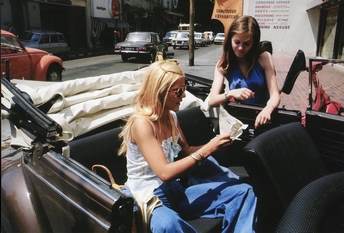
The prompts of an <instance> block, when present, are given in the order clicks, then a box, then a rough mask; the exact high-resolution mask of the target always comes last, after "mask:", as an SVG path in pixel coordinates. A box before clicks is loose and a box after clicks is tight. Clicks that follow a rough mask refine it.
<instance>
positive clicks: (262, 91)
mask: <svg viewBox="0 0 344 233" xmlns="http://www.w3.org/2000/svg"><path fill="white" fill-rule="evenodd" d="M225 37H226V38H225V42H224V45H223V53H222V56H221V57H220V59H219V60H218V62H217V63H216V66H215V72H214V81H213V84H212V87H211V91H210V94H209V101H208V103H209V105H210V106H217V105H219V104H223V103H227V102H231V101H238V102H240V103H243V104H249V105H257V106H262V107H263V109H262V111H260V113H259V114H258V115H257V117H256V120H255V127H256V128H257V127H259V126H260V125H263V124H266V123H267V122H269V121H270V119H271V113H272V112H273V111H274V109H275V108H277V107H278V105H279V103H280V93H279V90H278V86H277V80H276V71H275V67H274V64H273V60H272V56H271V54H270V53H269V52H267V51H263V52H261V53H260V51H261V50H260V48H259V42H260V28H259V24H258V22H257V21H256V19H255V18H254V17H252V16H241V17H239V18H237V19H236V20H235V21H234V22H233V23H232V24H231V26H230V27H229V30H228V32H227V34H226V36H225ZM225 80H227V81H228V87H225V91H224V93H223V92H222V90H223V85H224V83H225Z"/></svg>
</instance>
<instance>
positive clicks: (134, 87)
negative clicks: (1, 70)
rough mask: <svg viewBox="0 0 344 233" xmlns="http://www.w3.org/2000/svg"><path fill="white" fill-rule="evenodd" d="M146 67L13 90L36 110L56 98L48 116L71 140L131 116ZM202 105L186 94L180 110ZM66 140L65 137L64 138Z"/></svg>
mask: <svg viewBox="0 0 344 233" xmlns="http://www.w3.org/2000/svg"><path fill="white" fill-rule="evenodd" d="M148 70H149V67H146V68H143V69H140V70H136V71H125V72H120V73H114V74H108V75H101V76H95V77H88V78H81V79H75V80H70V81H64V82H55V83H51V82H49V83H48V82H37V81H25V80H20V81H16V82H17V87H18V88H19V89H21V90H23V91H25V92H27V93H28V94H29V95H30V96H31V98H32V100H33V102H34V105H36V106H39V105H41V104H44V103H46V102H47V101H48V100H50V99H51V98H53V97H54V96H55V95H58V96H59V97H58V100H57V101H56V103H55V104H54V105H53V106H52V107H51V109H50V110H49V112H48V116H49V117H51V118H52V119H53V120H55V121H56V122H57V123H58V124H60V125H61V126H62V129H63V131H64V133H65V135H69V136H68V137H67V138H65V139H66V140H71V139H73V138H74V137H76V136H79V135H82V134H84V133H86V132H89V131H91V130H93V129H96V128H98V127H100V126H102V125H105V124H107V123H109V122H112V121H115V120H118V119H124V118H126V117H128V116H129V115H130V114H131V113H132V112H133V104H134V99H135V96H136V94H137V91H138V89H139V88H140V86H141V84H142V82H143V80H144V78H145V76H146V72H147V71H148ZM202 104H203V101H202V100H201V99H199V98H197V97H195V96H193V95H192V94H191V93H189V92H186V97H185V98H184V99H183V101H182V103H181V106H180V109H184V108H189V107H192V106H200V105H202ZM64 137H66V136H64Z"/></svg>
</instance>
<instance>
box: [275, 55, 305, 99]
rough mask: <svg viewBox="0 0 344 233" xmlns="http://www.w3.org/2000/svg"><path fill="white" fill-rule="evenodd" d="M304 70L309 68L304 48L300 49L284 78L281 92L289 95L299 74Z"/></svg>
mask: <svg viewBox="0 0 344 233" xmlns="http://www.w3.org/2000/svg"><path fill="white" fill-rule="evenodd" d="M304 70H307V67H306V57H305V53H304V52H303V51H302V50H298V51H297V53H296V55H295V57H294V60H293V62H292V63H291V66H290V68H289V71H288V74H287V76H286V78H285V80H284V84H283V87H282V89H281V92H284V93H285V94H287V95H289V94H290V92H291V90H292V89H293V87H294V83H295V81H296V78H297V77H298V76H299V74H300V72H301V71H304Z"/></svg>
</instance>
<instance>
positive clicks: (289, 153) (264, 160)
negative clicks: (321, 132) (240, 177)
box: [244, 123, 327, 232]
mask: <svg viewBox="0 0 344 233" xmlns="http://www.w3.org/2000/svg"><path fill="white" fill-rule="evenodd" d="M244 151H245V154H244V157H245V160H246V164H247V167H246V169H247V172H248V173H249V176H250V178H251V180H252V182H253V186H254V188H255V193H256V195H257V197H258V229H260V230H261V231H262V232H271V231H274V230H275V227H276V225H277V222H278V221H279V219H280V218H281V216H282V214H283V213H284V211H285V209H286V208H287V206H288V205H289V204H290V202H291V200H292V199H293V198H294V196H295V195H296V193H297V192H298V191H300V190H301V189H302V188H303V187H304V186H306V185H307V184H308V183H310V182H311V181H313V180H316V179H318V178H320V177H322V176H324V175H325V174H327V170H326V168H325V166H324V164H323V162H322V160H321V157H320V154H319V152H318V151H317V149H316V147H315V145H314V143H313V141H312V139H311V137H310V135H309V134H308V132H307V131H306V129H305V128H303V126H302V125H301V124H300V123H289V124H285V125H282V126H279V127H276V128H274V129H271V130H269V131H266V132H264V133H262V134H260V135H259V136H257V137H256V138H254V139H253V140H252V141H251V142H249V143H248V144H247V145H246V146H245V148H244ZM266 227H268V228H266Z"/></svg>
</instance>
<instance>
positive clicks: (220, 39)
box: [214, 32, 225, 44]
mask: <svg viewBox="0 0 344 233" xmlns="http://www.w3.org/2000/svg"><path fill="white" fill-rule="evenodd" d="M224 42H225V34H224V33H222V32H220V33H217V34H216V36H215V38H214V44H223V43H224Z"/></svg>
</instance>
